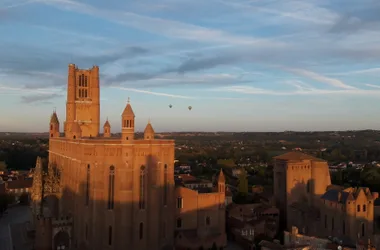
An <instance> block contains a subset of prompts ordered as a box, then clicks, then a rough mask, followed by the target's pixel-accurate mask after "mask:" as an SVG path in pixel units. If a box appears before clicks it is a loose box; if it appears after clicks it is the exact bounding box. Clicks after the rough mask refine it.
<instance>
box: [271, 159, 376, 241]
mask: <svg viewBox="0 0 380 250" xmlns="http://www.w3.org/2000/svg"><path fill="white" fill-rule="evenodd" d="M274 160H275V166H274V169H273V171H274V196H275V201H276V204H277V206H278V207H279V208H280V211H281V215H284V216H283V217H282V222H283V223H284V225H286V228H287V230H288V231H290V230H291V228H292V227H293V226H296V227H297V228H299V229H300V231H301V233H303V234H305V235H311V236H317V237H324V238H327V237H329V236H330V237H335V238H337V239H339V240H340V241H342V243H344V244H346V245H355V244H356V242H357V241H358V240H361V241H367V240H368V239H371V240H373V239H374V235H373V233H374V223H373V221H374V203H375V200H376V198H377V197H378V193H372V192H371V191H370V190H369V189H368V188H363V187H358V188H352V187H350V188H344V187H341V186H335V185H331V179H330V173H329V167H328V164H327V162H326V161H325V160H323V159H319V158H316V157H314V156H311V155H307V154H304V153H301V152H289V153H285V154H283V155H280V156H277V157H275V158H274Z"/></svg>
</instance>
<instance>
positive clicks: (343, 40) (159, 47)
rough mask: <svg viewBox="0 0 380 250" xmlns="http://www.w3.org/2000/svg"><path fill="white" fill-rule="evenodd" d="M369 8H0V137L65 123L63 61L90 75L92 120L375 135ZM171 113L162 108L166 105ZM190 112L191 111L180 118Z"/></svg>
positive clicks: (150, 4)
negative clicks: (96, 102)
mask: <svg viewBox="0 0 380 250" xmlns="http://www.w3.org/2000/svg"><path fill="white" fill-rule="evenodd" d="M379 12H380V3H379V2H378V1H375V0H360V1H357V0H286V1H284V0H277V1H276V0H256V1H255V0H207V1H200V0H159V1H157V0H139V1H134V0H113V1H104V0H29V1H27V0H0V36H1V39H0V48H1V49H0V115H1V119H0V131H7V132H46V131H48V128H49V124H48V123H49V120H50V115H51V113H52V111H53V110H54V109H56V110H57V114H58V117H59V119H60V122H61V130H62V129H63V122H64V120H65V103H66V85H67V70H68V64H69V63H75V64H76V65H77V66H78V67H79V68H83V69H87V68H91V67H92V66H93V65H98V66H99V67H100V81H101V83H100V86H101V90H100V92H101V94H100V95H101V124H103V123H104V122H105V120H106V119H107V118H108V120H109V121H110V123H111V127H112V128H111V130H112V131H113V132H118V131H120V126H121V113H122V112H123V109H124V107H125V105H126V103H127V99H128V97H130V100H131V105H132V107H133V110H134V112H135V115H136V130H137V131H143V129H144V127H145V125H146V124H147V122H148V120H149V119H150V121H151V123H152V125H153V127H154V128H155V130H156V131H161V132H165V131H237V132H238V131H257V132H261V131H262V132H266V131H285V130H296V131H311V130H356V129H380V119H379V118H378V114H379V110H380V77H379V76H380V16H379V15H378V13H379ZM170 104H171V105H172V108H169V105H170ZM188 106H191V107H192V109H191V111H189V110H188Z"/></svg>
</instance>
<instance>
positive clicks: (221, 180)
mask: <svg viewBox="0 0 380 250" xmlns="http://www.w3.org/2000/svg"><path fill="white" fill-rule="evenodd" d="M218 182H226V178H225V177H224V174H223V170H222V169H220V172H219V177H218Z"/></svg>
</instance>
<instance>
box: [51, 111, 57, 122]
mask: <svg viewBox="0 0 380 250" xmlns="http://www.w3.org/2000/svg"><path fill="white" fill-rule="evenodd" d="M50 123H51V124H59V120H58V116H57V113H56V112H55V110H54V111H53V114H52V115H51V117H50Z"/></svg>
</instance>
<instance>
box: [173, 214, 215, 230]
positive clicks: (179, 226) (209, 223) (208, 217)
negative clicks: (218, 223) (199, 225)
mask: <svg viewBox="0 0 380 250" xmlns="http://www.w3.org/2000/svg"><path fill="white" fill-rule="evenodd" d="M205 222H206V226H210V225H211V218H210V216H207V217H206V220H205ZM181 227H182V219H181V218H178V219H177V228H181Z"/></svg>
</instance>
